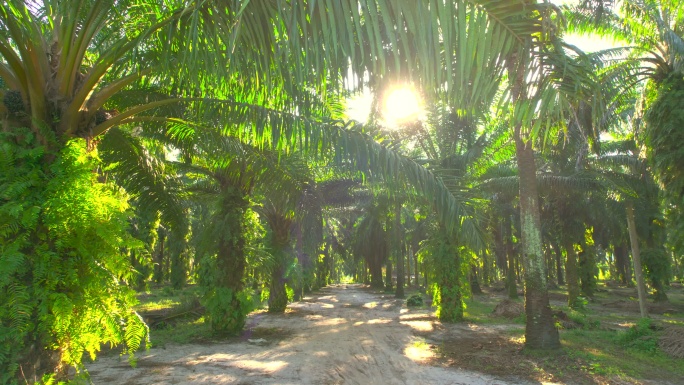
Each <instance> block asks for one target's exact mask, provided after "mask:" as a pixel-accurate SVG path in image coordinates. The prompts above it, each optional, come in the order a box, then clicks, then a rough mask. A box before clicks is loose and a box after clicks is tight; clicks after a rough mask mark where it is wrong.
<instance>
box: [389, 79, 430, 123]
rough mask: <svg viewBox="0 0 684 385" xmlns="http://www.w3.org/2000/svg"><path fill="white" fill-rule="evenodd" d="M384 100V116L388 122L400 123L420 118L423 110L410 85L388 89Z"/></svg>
mask: <svg viewBox="0 0 684 385" xmlns="http://www.w3.org/2000/svg"><path fill="white" fill-rule="evenodd" d="M386 95H387V96H386V97H385V102H384V113H383V115H384V118H385V120H386V121H387V122H388V123H391V124H394V125H396V124H399V123H404V122H407V121H409V120H415V119H417V118H418V115H419V113H420V112H421V106H420V100H419V99H418V95H417V94H416V92H415V91H414V90H412V89H411V88H409V87H401V88H395V89H393V90H390V91H388V93H387V94H386Z"/></svg>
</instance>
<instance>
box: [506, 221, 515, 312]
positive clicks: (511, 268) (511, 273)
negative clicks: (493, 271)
mask: <svg viewBox="0 0 684 385" xmlns="http://www.w3.org/2000/svg"><path fill="white" fill-rule="evenodd" d="M504 235H505V237H506V248H505V250H506V257H507V258H506V259H507V261H508V268H507V269H506V289H507V291H508V298H510V299H517V298H518V286H517V285H516V283H515V251H513V234H512V231H511V217H510V215H506V216H505V217H504Z"/></svg>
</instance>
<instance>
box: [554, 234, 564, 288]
mask: <svg viewBox="0 0 684 385" xmlns="http://www.w3.org/2000/svg"><path fill="white" fill-rule="evenodd" d="M552 247H553V251H554V253H555V254H556V280H557V281H556V282H558V285H559V286H560V285H565V280H564V279H563V256H562V255H561V249H560V247H558V244H556V243H554V244H552Z"/></svg>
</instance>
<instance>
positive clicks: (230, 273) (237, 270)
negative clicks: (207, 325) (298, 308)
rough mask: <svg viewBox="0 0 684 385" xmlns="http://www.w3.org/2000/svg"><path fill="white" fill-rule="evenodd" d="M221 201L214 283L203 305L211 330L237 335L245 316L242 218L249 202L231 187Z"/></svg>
mask: <svg viewBox="0 0 684 385" xmlns="http://www.w3.org/2000/svg"><path fill="white" fill-rule="evenodd" d="M222 198H223V202H222V207H221V218H222V219H224V226H223V229H222V230H223V231H222V234H221V236H220V237H219V239H218V250H217V251H218V252H217V255H216V271H215V272H214V274H215V275H214V280H213V281H214V282H213V285H212V287H211V290H210V292H209V294H208V298H207V301H206V303H207V310H208V316H209V319H210V321H211V327H212V329H213V330H214V331H216V332H222V333H236V332H238V331H240V330H241V329H242V327H243V326H244V325H245V319H246V316H247V314H246V311H245V309H244V308H245V307H244V306H243V304H242V302H241V300H240V293H241V292H242V289H243V286H244V282H243V277H244V274H245V267H246V261H245V235H244V218H245V214H246V212H247V207H248V205H249V200H248V199H247V197H246V196H245V195H244V194H243V193H242V192H241V191H240V190H239V188H233V187H227V188H226V190H225V191H224V193H223V197H222Z"/></svg>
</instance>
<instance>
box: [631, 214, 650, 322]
mask: <svg viewBox="0 0 684 385" xmlns="http://www.w3.org/2000/svg"><path fill="white" fill-rule="evenodd" d="M626 212H627V228H628V230H629V240H630V242H631V244H632V261H633V262H634V277H636V281H637V295H638V296H639V311H640V312H641V317H642V318H646V317H648V307H647V306H646V284H645V283H644V271H643V269H642V268H641V253H640V251H639V236H638V235H637V230H636V224H635V222H634V205H633V204H632V202H629V201H628V202H627V206H626Z"/></svg>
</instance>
